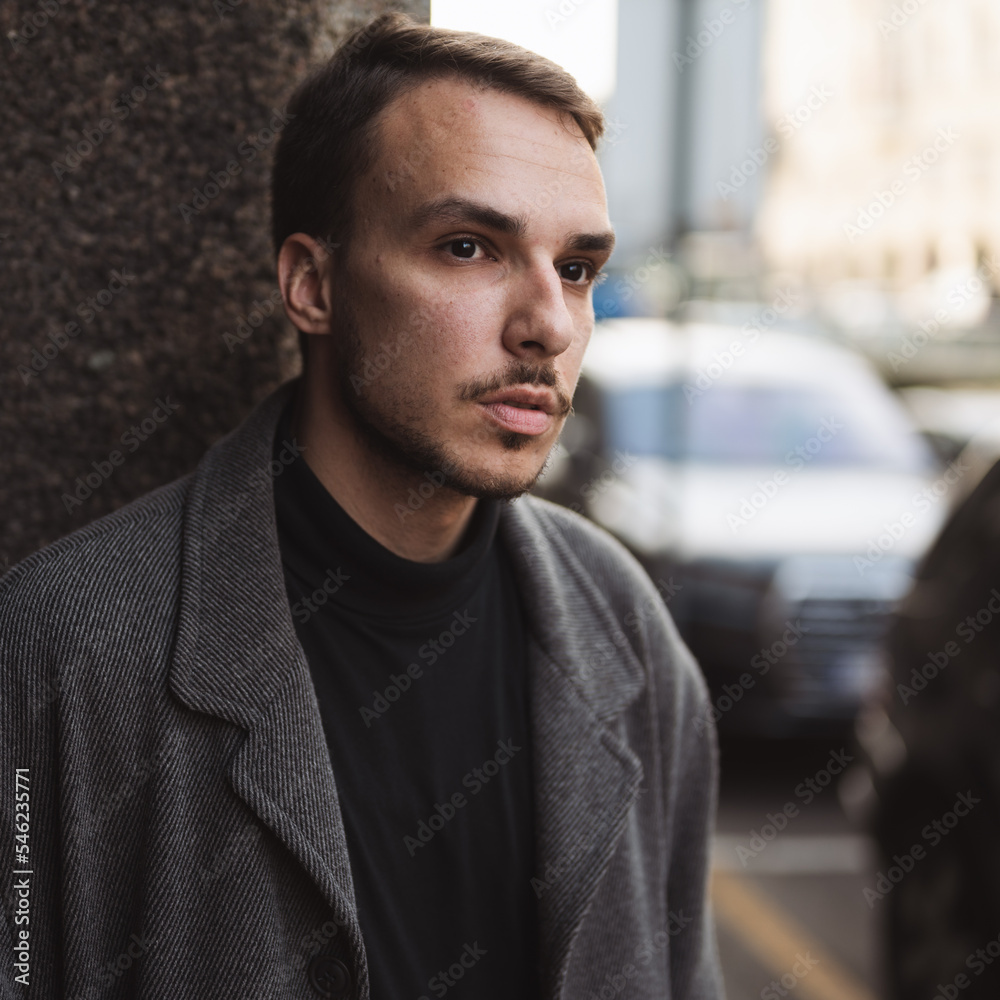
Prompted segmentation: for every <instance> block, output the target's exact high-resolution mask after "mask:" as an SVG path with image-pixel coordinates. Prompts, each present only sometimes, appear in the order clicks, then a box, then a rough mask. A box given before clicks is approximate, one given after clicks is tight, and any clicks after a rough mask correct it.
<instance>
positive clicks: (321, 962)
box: [309, 955, 351, 1000]
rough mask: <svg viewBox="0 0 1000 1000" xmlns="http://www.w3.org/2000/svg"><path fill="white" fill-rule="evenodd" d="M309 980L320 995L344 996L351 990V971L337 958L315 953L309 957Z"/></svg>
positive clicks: (337, 997) (337, 999) (337, 998)
mask: <svg viewBox="0 0 1000 1000" xmlns="http://www.w3.org/2000/svg"><path fill="white" fill-rule="evenodd" d="M309 982H310V984H311V985H312V988H313V989H314V990H315V991H316V992H317V993H318V994H319V995H320V996H321V997H334V998H336V1000H339V998H342V997H346V996H348V994H349V993H350V991H351V973H350V970H349V969H348V968H347V966H346V965H344V963H343V962H341V960H340V959H339V958H333V957H332V956H330V955H316V956H314V957H313V958H311V959H309Z"/></svg>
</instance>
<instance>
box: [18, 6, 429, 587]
mask: <svg viewBox="0 0 1000 1000" xmlns="http://www.w3.org/2000/svg"><path fill="white" fill-rule="evenodd" d="M387 9H400V10H405V11H407V12H408V13H410V14H412V15H413V16H415V17H416V18H417V19H419V20H422V21H426V20H428V17H429V2H428V0H394V2H385V0H348V2H344V3H337V4H332V3H322V2H318V0H283V2H281V3H279V2H266V0H253V2H252V3H251V2H249V0H199V2H198V3H193V2H182V0H174V2H167V3H149V2H140V3H135V4H131V3H116V2H101V3H96V2H90V0H35V2H27V0H18V2H12V3H8V4H5V5H4V6H3V7H2V8H0V29H2V34H3V39H2V44H3V45H4V48H5V55H4V59H3V61H2V67H3V68H2V69H0V106H2V107H3V109H4V120H5V124H6V128H5V129H4V141H3V142H2V143H0V188H2V190H3V192H4V198H3V200H2V202H0V262H2V267H0V275H2V277H0V316H2V321H0V388H2V396H0V399H2V403H0V448H2V454H3V457H4V465H3V471H2V473H0V513H2V519H0V570H2V569H4V568H5V567H6V566H7V565H11V564H13V563H14V562H16V561H18V560H19V559H20V558H22V557H23V556H25V555H27V554H28V553H30V552H32V551H33V550H34V549H36V548H38V547H39V546H41V545H43V544H45V543H47V542H49V541H52V540H53V539H55V538H58V537H59V536H61V535H64V534H66V533H67V532H69V531H71V530H73V529H75V528H77V527H80V526H81V525H83V524H86V523H87V522H89V521H92V520H93V519H94V518H96V517H99V516H100V515H102V514H105V513H107V512H109V511H111V510H113V509H115V508H117V507H119V506H121V505H122V504H123V503H125V502H127V501H129V500H131V499H133V498H134V497H136V496H138V495H140V494H142V493H144V492H146V491H148V490H149V489H151V488H153V487H155V486H158V485H160V484H162V483H166V482H169V481H170V480H172V479H174V478H176V477H177V476H179V475H182V474H184V473H186V472H188V471H189V470H191V469H192V468H193V467H194V466H195V464H196V463H197V461H198V459H199V457H200V456H201V455H202V453H203V452H204V451H205V449H206V448H207V447H208V446H209V445H210V444H212V442H214V441H215V440H216V439H217V438H219V437H220V436H221V435H222V434H224V433H225V432H227V431H229V430H230V429H231V428H233V427H234V426H236V424H238V423H239V421H240V420H241V419H242V418H243V417H244V416H245V415H246V413H247V412H248V410H249V409H250V408H251V407H252V406H253V405H254V404H255V403H256V402H257V401H258V400H260V399H261V398H262V397H263V396H264V395H266V394H267V393H268V392H269V391H270V390H271V389H272V388H274V387H275V386H276V385H277V384H278V383H279V382H281V381H283V380H284V379H285V378H287V377H289V376H290V375H291V374H293V373H294V372H295V371H296V369H297V365H298V356H297V349H296V345H295V339H294V330H292V328H291V326H290V324H289V323H288V321H287V320H286V319H285V316H284V312H283V310H282V308H281V306H280V304H276V302H277V303H280V296H279V295H278V292H277V287H276V282H275V277H274V266H273V260H272V254H271V248H270V243H269V236H268V221H269V220H268V212H269V208H268V198H267V184H268V171H269V165H270V154H271V147H272V144H273V141H274V139H275V137H276V135H277V134H278V133H279V132H280V129H281V127H282V124H283V110H284V107H285V103H286V101H287V98H288V96H289V94H290V92H291V90H292V88H293V87H294V85H295V83H296V82H297V81H298V80H299V79H301V77H302V76H303V75H304V74H305V73H306V72H307V71H308V70H309V69H310V68H311V67H312V66H313V65H315V64H317V63H319V62H321V61H323V60H324V59H325V58H327V57H328V56H329V54H330V53H331V52H332V51H333V48H334V47H335V46H336V44H337V42H338V41H339V40H340V39H341V38H342V37H343V36H344V35H345V34H346V33H347V31H349V30H350V29H351V28H353V27H355V26H356V25H357V24H359V23H361V22H363V21H365V20H367V19H368V18H369V17H371V16H374V15H375V14H377V13H380V12H382V11H383V10H387Z"/></svg>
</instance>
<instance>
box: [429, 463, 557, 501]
mask: <svg viewBox="0 0 1000 1000" xmlns="http://www.w3.org/2000/svg"><path fill="white" fill-rule="evenodd" d="M542 468H543V466H539V467H538V469H537V470H536V471H534V472H530V471H525V472H520V473H518V472H514V471H513V470H510V469H504V470H502V471H500V472H492V471H490V470H485V469H469V468H463V467H461V466H459V465H451V466H449V467H447V468H446V469H443V470H442V472H443V474H444V477H445V479H444V483H443V484H442V485H443V486H445V487H446V488H448V489H451V490H454V491H455V492H456V493H461V494H463V495H464V496H470V497H476V498H477V499H478V500H503V501H509V500H516V499H517V498H518V497H519V496H523V495H524V494H525V493H527V492H528V490H530V489H531V488H532V486H534V485H535V483H536V482H537V481H538V477H539V476H540V475H541V474H542ZM430 474H433V473H430Z"/></svg>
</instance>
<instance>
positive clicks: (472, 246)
mask: <svg viewBox="0 0 1000 1000" xmlns="http://www.w3.org/2000/svg"><path fill="white" fill-rule="evenodd" d="M478 248H479V247H478V245H477V244H476V243H475V242H474V241H473V240H452V241H451V242H450V243H449V244H448V249H449V250H451V252H452V253H453V254H454V255H455V256H456V257H475V256H476V250H477V249H478Z"/></svg>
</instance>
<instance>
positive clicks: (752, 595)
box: [545, 319, 962, 735]
mask: <svg viewBox="0 0 1000 1000" xmlns="http://www.w3.org/2000/svg"><path fill="white" fill-rule="evenodd" d="M575 405H576V412H575V414H574V416H573V417H571V418H570V422H568V424H567V428H566V431H565V432H564V435H563V443H564V446H565V450H564V451H563V453H562V457H561V459H559V458H557V459H556V460H555V461H554V462H553V465H552V468H551V469H550V470H549V472H548V473H547V476H546V483H545V491H546V492H548V493H549V494H550V495H554V496H555V498H556V499H559V500H561V501H562V502H565V503H568V504H569V505H570V506H573V507H575V508H576V509H578V510H583V512H585V513H586V514H588V515H589V516H590V517H592V518H593V519H594V520H595V521H597V522H598V523H600V524H601V525H603V526H604V527H606V528H607V529H609V530H610V531H611V532H613V533H614V534H616V535H617V536H618V537H619V538H621V539H622V540H623V541H624V542H625V543H626V544H627V545H628V546H629V547H630V548H631V549H632V550H633V552H635V553H636V555H637V556H638V557H639V558H640V560H641V561H642V562H643V563H644V564H645V565H646V567H647V569H648V570H649V572H650V575H651V576H652V577H653V579H654V581H657V583H658V585H659V587H660V590H661V593H663V594H664V596H665V598H668V605H669V608H670V610H671V612H672V614H673V615H674V618H675V620H676V621H677V623H678V625H679V627H680V629H681V632H682V634H683V635H684V637H685V639H686V640H687V642H688V644H689V645H690V647H691V648H692V651H693V652H694V653H695V655H696V656H697V657H698V659H699V661H700V662H701V664H702V667H703V669H704V671H705V673H706V675H707V676H708V678H709V681H710V684H711V686H712V687H713V698H714V707H713V714H714V715H715V716H716V717H717V719H718V721H719V723H720V726H722V727H725V728H728V729H730V730H733V731H736V730H743V731H747V732H756V733H766V734H772V735H780V734H784V733H788V734H793V733H795V732H803V731H806V732H812V731H815V725H816V724H817V723H822V722H823V721H828V722H830V723H832V724H833V725H834V726H836V727H839V728H842V727H844V726H845V725H847V724H849V723H850V720H851V719H852V718H853V716H854V714H855V712H856V710H857V708H858V707H859V705H860V703H861V701H862V700H863V698H864V697H865V696H866V695H867V694H868V692H869V691H870V690H871V688H872V687H873V685H875V684H877V683H878V682H879V680H880V647H879V644H880V641H881V637H882V633H883V630H884V627H885V624H886V621H887V615H888V613H889V612H890V611H891V610H892V608H893V606H894V604H895V603H896V601H897V600H898V599H899V598H900V597H901V596H902V595H903V594H904V593H905V591H906V589H907V588H908V586H909V583H910V578H911V570H912V568H913V565H914V562H915V561H916V560H917V559H918V558H919V557H920V556H921V555H922V554H923V552H924V551H925V550H926V549H927V547H928V546H929V544H930V543H931V541H932V540H933V538H934V537H935V536H936V534H937V532H938V529H939V527H940V525H941V523H942V520H943V518H944V515H945V514H946V512H947V508H948V496H949V493H950V491H951V488H952V486H953V485H954V484H955V482H957V481H958V480H959V479H960V478H961V475H962V472H961V469H960V468H956V467H954V466H952V467H949V468H947V469H942V468H941V467H940V466H939V464H938V462H937V460H936V459H935V458H934V456H933V453H932V451H931V449H930V448H929V446H928V445H927V443H926V442H925V440H924V439H923V438H922V437H921V436H920V435H919V434H918V433H917V432H916V430H915V428H914V427H913V425H912V423H911V422H910V420H909V418H908V417H907V415H906V412H905V410H904V409H903V407H902V406H901V405H900V403H899V402H898V401H897V399H896V398H895V397H894V396H893V395H892V393H891V392H890V391H889V390H888V388H886V386H885V385H884V384H883V383H882V381H881V380H880V379H879V378H878V376H877V375H876V374H875V373H874V371H873V370H872V368H871V367H870V366H869V364H868V363H867V362H866V361H865V360H864V359H863V358H861V357H860V356H859V355H856V354H854V353H853V352H851V351H848V350H846V349H844V348H842V347H839V346H837V345H835V344H833V343H830V342H828V341H826V340H823V339H821V338H818V337H805V336H801V335H797V334H794V333H787V332H782V333H778V332H773V331H762V330H760V329H759V328H758V327H755V326H753V325H751V324H747V325H745V326H743V327H735V326H733V327H731V326H718V325H706V324H685V325H675V324H672V323H669V322H667V321H664V320H656V319H620V320H611V321H608V322H606V323H602V324H600V325H599V326H598V329H597V330H596V331H595V333H594V337H593V340H592V342H591V345H590V347H589V349H588V352H587V355H586V357H585V359H584V367H583V380H582V381H581V386H580V388H579V389H578V392H577V399H576V403H575ZM556 484H558V486H557V485H556Z"/></svg>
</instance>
